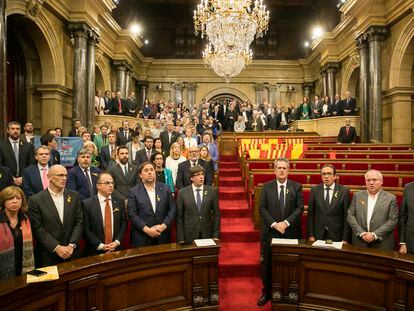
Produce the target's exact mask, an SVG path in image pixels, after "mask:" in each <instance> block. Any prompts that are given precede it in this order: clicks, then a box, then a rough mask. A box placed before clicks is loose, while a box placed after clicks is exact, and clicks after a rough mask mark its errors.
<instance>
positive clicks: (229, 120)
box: [224, 103, 239, 132]
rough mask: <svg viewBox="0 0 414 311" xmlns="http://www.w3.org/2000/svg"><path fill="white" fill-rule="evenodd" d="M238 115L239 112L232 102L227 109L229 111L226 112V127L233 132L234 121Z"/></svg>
mask: <svg viewBox="0 0 414 311" xmlns="http://www.w3.org/2000/svg"><path fill="white" fill-rule="evenodd" d="M238 115H239V114H238V113H237V111H236V110H235V107H234V103H230V105H229V110H227V112H226V114H225V121H224V123H225V124H226V127H225V129H226V130H227V131H231V132H233V130H234V122H236V121H237V119H238V118H237V117H238Z"/></svg>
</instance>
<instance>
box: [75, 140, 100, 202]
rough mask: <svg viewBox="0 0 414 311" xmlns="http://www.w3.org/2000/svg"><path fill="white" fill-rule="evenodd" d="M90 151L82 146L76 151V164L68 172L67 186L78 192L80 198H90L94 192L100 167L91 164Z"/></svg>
mask: <svg viewBox="0 0 414 311" xmlns="http://www.w3.org/2000/svg"><path fill="white" fill-rule="evenodd" d="M91 157H92V155H91V153H90V151H89V150H88V149H86V148H83V149H81V150H79V152H78V157H77V160H78V165H76V166H75V167H72V168H71V169H70V170H69V172H68V182H67V187H68V188H69V189H71V190H74V191H77V192H79V195H80V198H81V200H85V199H87V198H90V197H91V196H93V195H94V194H96V181H97V179H98V173H99V172H100V169H98V168H96V167H93V166H91Z"/></svg>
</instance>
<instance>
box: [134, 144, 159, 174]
mask: <svg viewBox="0 0 414 311" xmlns="http://www.w3.org/2000/svg"><path fill="white" fill-rule="evenodd" d="M144 146H145V148H143V149H141V150H138V151H137V153H136V155H135V165H136V166H138V167H139V166H140V164H141V163H144V162H148V161H151V156H152V154H153V153H154V152H155V151H154V149H153V146H154V139H153V138H152V137H151V136H145V138H144Z"/></svg>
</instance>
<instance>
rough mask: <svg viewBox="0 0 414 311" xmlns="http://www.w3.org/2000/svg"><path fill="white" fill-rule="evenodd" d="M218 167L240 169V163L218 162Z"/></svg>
mask: <svg viewBox="0 0 414 311" xmlns="http://www.w3.org/2000/svg"><path fill="white" fill-rule="evenodd" d="M218 163H219V167H220V168H230V167H237V168H240V163H239V162H237V161H233V162H229V161H226V162H224V161H219V162H218Z"/></svg>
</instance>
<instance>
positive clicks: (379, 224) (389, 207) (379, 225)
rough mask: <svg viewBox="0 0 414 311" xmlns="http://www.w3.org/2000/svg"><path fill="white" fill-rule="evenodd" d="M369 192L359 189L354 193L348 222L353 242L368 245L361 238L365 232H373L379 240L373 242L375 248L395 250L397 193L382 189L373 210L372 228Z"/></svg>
mask: <svg viewBox="0 0 414 311" xmlns="http://www.w3.org/2000/svg"><path fill="white" fill-rule="evenodd" d="M367 209H368V192H367V191H366V190H362V191H359V192H357V193H355V194H354V196H353V198H352V202H351V206H350V207H349V209H348V217H347V220H348V223H349V225H350V226H351V229H352V232H353V235H352V244H353V245H356V246H360V247H367V246H368V244H367V243H366V242H365V241H364V240H362V239H361V238H360V235H361V233H363V232H368V231H370V232H373V233H375V234H376V236H377V238H378V239H377V240H375V241H374V242H371V243H370V244H371V245H370V246H371V247H373V248H379V249H385V250H393V249H394V234H393V230H394V228H395V226H396V225H397V222H398V206H397V199H396V197H395V195H393V194H391V193H389V192H386V191H384V190H381V191H380V192H379V194H378V198H377V202H376V204H375V207H374V211H373V212H372V216H371V221H370V229H369V230H368V227H367Z"/></svg>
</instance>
